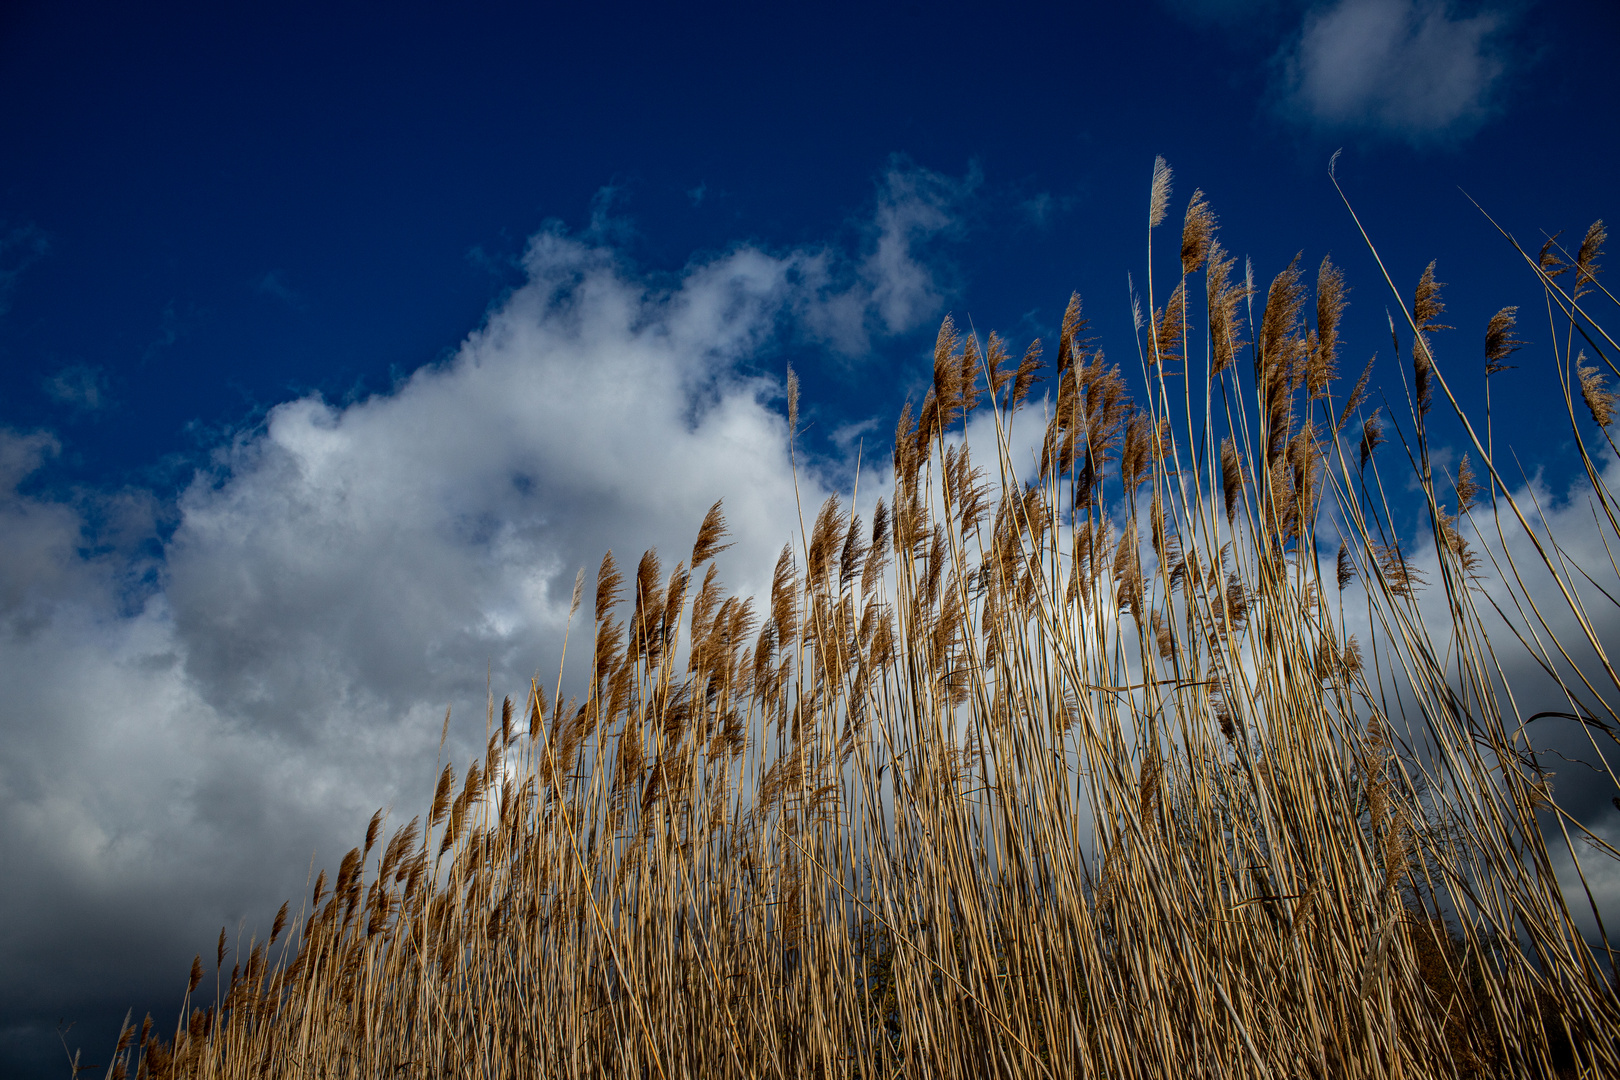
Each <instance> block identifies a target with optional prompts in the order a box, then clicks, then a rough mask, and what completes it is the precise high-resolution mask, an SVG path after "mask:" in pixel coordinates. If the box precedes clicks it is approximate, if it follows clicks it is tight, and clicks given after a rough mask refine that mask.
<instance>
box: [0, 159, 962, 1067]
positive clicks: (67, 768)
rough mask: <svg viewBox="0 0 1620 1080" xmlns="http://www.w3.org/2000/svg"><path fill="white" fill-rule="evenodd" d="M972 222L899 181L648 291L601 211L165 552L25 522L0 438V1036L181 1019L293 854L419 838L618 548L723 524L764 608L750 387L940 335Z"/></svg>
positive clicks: (104, 520) (250, 442)
mask: <svg viewBox="0 0 1620 1080" xmlns="http://www.w3.org/2000/svg"><path fill="white" fill-rule="evenodd" d="M970 189H971V182H961V181H951V180H948V179H946V178H943V177H939V176H937V175H935V174H932V173H928V172H926V171H923V170H918V169H911V168H907V167H903V166H900V165H896V166H894V167H893V168H892V169H891V170H890V172H889V173H888V174H887V175H886V176H885V177H884V178H883V180H882V183H881V185H880V187H879V190H878V195H877V198H876V200H875V210H874V214H873V219H872V223H871V225H870V226H868V227H864V228H863V229H862V230H860V235H861V237H862V243H863V245H864V246H863V247H862V248H861V249H860V250H858V251H857V252H856V253H854V254H853V255H846V254H844V253H842V252H840V251H838V250H836V249H834V248H830V247H820V248H814V249H803V248H801V249H794V250H790V251H786V252H770V251H766V250H762V249H760V248H758V247H751V246H738V247H735V248H733V249H731V250H729V251H727V252H724V253H722V254H719V255H717V256H713V257H710V258H707V259H702V260H696V261H694V262H693V263H691V264H690V265H688V266H687V267H686V268H685V269H684V270H682V271H681V272H680V273H678V274H675V275H672V276H670V277H668V278H663V279H656V280H654V279H649V278H648V277H646V276H644V275H641V274H639V273H637V272H635V271H634V270H632V269H631V268H629V267H628V266H627V265H626V264H625V263H624V262H623V260H622V258H621V256H620V255H619V254H618V252H617V251H616V250H615V249H614V248H613V247H611V246H608V244H607V241H606V240H605V239H604V238H605V237H608V236H612V235H615V232H614V230H615V228H616V226H615V225H614V223H613V222H612V221H611V219H610V217H609V214H608V210H609V206H608V201H607V199H606V198H604V199H602V200H599V202H598V206H597V210H598V213H597V215H596V220H595V222H594V226H595V227H594V228H593V231H592V232H591V233H588V234H586V236H585V237H576V236H570V235H567V234H565V233H563V232H561V231H557V230H549V231H545V232H542V233H540V234H539V235H537V236H535V237H534V238H533V239H532V241H531V243H530V245H529V247H528V250H527V253H526V255H525V259H524V266H525V269H526V271H527V274H528V281H527V283H526V284H525V285H523V286H522V287H521V288H519V289H517V290H516V291H515V292H513V293H512V294H511V295H510V296H509V297H508V298H507V299H505V300H504V301H503V302H502V304H501V305H500V306H499V307H498V308H497V309H496V310H494V311H493V313H492V314H491V315H490V316H489V317H488V319H487V322H486V323H485V325H484V326H482V327H481V328H479V329H478V330H477V331H476V332H475V333H473V334H471V335H470V336H469V337H468V338H467V339H466V341H465V342H464V343H463V344H462V346H461V347H460V349H459V350H458V351H457V352H456V354H455V355H454V356H453V357H452V358H451V359H449V360H448V361H446V362H444V363H442V364H437V365H433V366H429V367H424V368H422V369H420V370H418V371H417V372H415V373H414V374H413V375H411V376H410V377H409V378H408V379H406V380H405V381H404V382H403V383H402V384H400V385H399V386H398V387H396V388H395V389H394V390H392V391H391V392H389V393H386V394H380V395H377V396H374V397H371V398H368V399H365V400H362V401H357V402H354V403H351V404H347V405H343V406H339V405H334V404H331V403H328V402H326V401H324V400H322V399H321V398H319V397H317V396H309V397H305V398H301V399H298V400H295V401H288V402H285V403H283V404H281V405H279V406H276V407H275V408H273V409H271V410H270V412H269V413H268V415H267V417H266V419H265V421H264V423H263V425H262V426H261V427H259V428H257V429H254V430H251V431H244V432H240V433H238V434H237V435H236V436H235V437H234V438H233V439H232V440H231V441H230V442H229V443H228V444H226V445H223V446H221V447H220V448H219V449H218V450H217V451H216V453H215V454H214V456H213V458H212V460H211V461H210V463H209V465H208V467H207V468H206V469H205V470H203V471H201V472H200V473H199V475H198V476H197V478H196V480H195V481H194V482H193V483H192V484H191V485H190V487H189V488H188V489H187V490H186V491H185V492H184V494H183V495H182V496H181V497H180V499H179V502H178V505H177V506H176V507H174V508H173V511H172V512H173V514H174V515H175V522H176V524H175V528H174V530H173V533H172V537H171V538H170V539H168V540H167V541H166V542H164V543H163V544H161V546H160V545H159V541H158V538H157V537H158V534H157V531H156V529H155V527H154V526H153V521H154V520H155V517H154V515H155V510H154V509H153V506H152V499H151V497H150V496H144V495H142V493H139V492H124V493H110V494H109V493H103V494H98V495H90V496H86V495H83V494H82V493H81V494H80V495H78V496H75V500H76V501H61V500H53V499H50V498H46V497H35V496H30V495H28V494H25V493H24V491H22V490H19V486H18V485H19V484H21V483H22V482H23V481H24V480H25V479H26V478H27V477H28V476H29V475H30V474H32V473H33V472H35V471H36V470H37V469H38V468H39V467H40V466H41V465H42V464H43V463H44V462H45V461H46V460H47V459H48V458H49V457H50V456H51V455H53V454H55V453H56V452H58V444H57V442H56V440H55V439H54V437H52V436H50V435H48V434H43V433H35V434H28V435H24V434H18V433H15V432H0V549H3V550H5V552H6V558H5V559H3V560H0V638H3V639H4V645H3V647H0V685H4V686H5V687H6V688H7V692H6V694H5V695H4V697H3V699H0V865H4V866H5V867H6V874H5V875H3V876H0V908H3V909H4V910H5V911H6V912H7V918H6V920H4V922H3V923H0V968H3V969H4V970H5V971H6V972H7V973H8V977H7V978H6V979H5V980H4V981H3V982H0V1011H3V1013H4V1014H5V1015H7V1016H10V1017H26V1018H30V1021H29V1022H32V1023H35V1024H36V1025H37V1024H43V1025H45V1026H44V1027H43V1029H42V1030H43V1031H44V1032H45V1033H46V1034H47V1035H49V1032H50V1030H51V1029H50V1025H52V1024H54V1023H55V1020H56V1018H57V1017H59V1016H63V1015H69V1016H70V1018H71V1016H72V1015H74V1014H82V1012H83V1010H85V1009H89V1008H92V1007H94V1006H98V1005H100V1004H106V1005H108V1006H111V1005H113V1004H114V1003H116V1004H117V1010H118V1011H117V1015H120V1016H121V1015H122V1009H123V1007H124V1006H126V1005H128V1004H130V1003H132V1002H136V1001H142V1000H147V1001H150V1002H151V1004H153V1005H154V1006H158V1005H161V1006H162V1007H163V1008H168V1007H169V1006H170V1004H171V1002H170V1001H169V998H168V995H169V994H170V993H171V992H172V991H173V990H174V988H175V987H176V986H177V985H178V983H179V981H180V980H183V979H184V977H185V970H186V968H187V966H188V965H189V962H190V957H191V955H192V953H193V952H195V951H198V950H199V949H203V950H206V947H207V946H208V945H209V944H210V943H211V941H212V933H214V932H217V929H218V927H219V926H220V925H221V924H228V925H229V926H231V927H232V928H233V930H234V928H235V927H236V925H237V924H238V922H239V921H241V920H244V919H245V920H247V921H248V923H249V930H250V931H251V930H252V929H253V928H254V927H255V926H256V927H257V928H258V929H260V930H262V929H263V928H264V924H265V923H267V921H268V918H269V916H270V914H271V913H272V912H273V911H274V909H275V907H276V906H277V905H278V904H279V903H280V901H281V900H282V899H283V898H286V897H292V898H293V900H294V906H296V903H297V898H298V897H299V896H301V895H302V894H303V890H304V888H305V875H306V870H307V868H308V866H309V859H310V854H311V850H312V849H318V855H317V857H318V860H319V861H320V863H321V864H322V865H327V864H332V863H335V861H336V858H337V857H338V856H339V855H340V854H341V852H342V850H343V849H345V848H347V847H348V846H349V845H350V844H352V843H353V842H354V839H355V834H356V831H357V830H358V829H362V828H363V826H364V820H365V817H366V816H367V815H369V813H370V811H371V810H372V809H373V808H375V807H377V806H379V805H384V804H390V803H391V804H393V805H395V806H396V807H398V808H399V811H398V812H399V813H400V814H402V815H403V817H405V818H408V817H409V816H410V815H411V814H412V813H414V812H415V811H416V810H417V809H418V808H419V806H420V805H421V803H422V802H423V801H424V800H425V798H426V797H427V795H429V794H430V785H431V776H430V774H431V770H432V767H433V759H434V747H435V745H436V740H437V738H438V734H439V724H440V720H441V718H442V716H443V713H444V709H445V707H446V706H447V705H451V706H453V707H454V709H455V715H456V716H457V717H458V718H459V721H458V722H453V724H452V739H451V742H452V749H453V750H454V751H455V753H456V756H457V757H464V756H465V754H466V753H468V752H470V751H471V748H472V743H473V742H474V741H478V742H481V740H482V736H483V731H484V725H483V713H484V703H485V694H486V686H487V687H488V688H489V689H490V690H492V691H493V693H494V694H495V696H496V698H497V700H498V699H499V697H500V696H501V695H502V694H503V693H506V692H511V693H513V694H514V695H521V694H523V693H524V691H525V690H526V688H527V685H528V679H529V677H530V675H531V674H534V673H535V672H537V671H538V672H539V673H540V674H541V677H542V679H544V680H545V681H546V682H548V683H549V682H551V681H552V680H553V679H554V678H555V673H556V670H557V662H558V645H559V644H560V640H561V630H562V627H563V623H564V618H565V616H566V614H567V605H568V600H569V594H570V591H571V588H572V585H573V580H574V574H575V571H576V569H578V568H579V567H581V566H585V567H588V568H589V569H590V571H592V572H594V569H595V567H596V565H597V563H598V561H599V560H600V558H601V555H602V553H603V551H604V550H606V549H607V548H609V547H613V548H614V549H615V551H616V554H617V555H618V557H619V558H620V560H621V562H623V563H628V564H629V565H630V566H631V567H633V566H634V563H635V560H636V559H637V558H639V556H640V554H641V552H642V551H643V549H645V548H647V547H653V546H656V547H657V548H659V550H660V552H661V553H662V555H663V556H664V559H665V563H666V566H669V565H672V564H673V563H674V562H675V560H677V559H680V558H683V557H685V556H686V555H687V553H688V552H689V551H690V546H691V543H692V540H693V536H694V533H695V530H696V528H697V525H698V523H699V521H700V520H701V518H702V516H703V513H704V511H705V510H706V509H707V508H708V506H709V504H710V503H712V502H713V501H714V500H715V499H717V498H721V497H724V498H725V500H726V514H727V517H728V519H729V521H730V524H731V527H732V530H733V533H734V539H735V540H736V542H737V543H736V546H735V547H734V548H733V549H732V550H731V551H730V552H728V553H727V554H726V555H725V556H723V566H722V569H723V573H724V575H725V578H726V580H727V582H728V584H729V585H730V587H731V588H732V589H733V590H737V591H755V590H758V589H760V588H762V587H768V583H769V573H770V569H771V566H772V564H773V563H774V559H775V554H776V552H777V551H778V550H779V549H780V547H781V545H782V544H783V543H784V542H785V541H786V540H787V539H788V536H789V525H788V523H789V522H795V523H796V522H797V515H796V514H795V513H794V512H793V505H794V502H793V500H794V481H793V477H792V475H791V472H790V469H789V463H788V457H787V446H786V423H785V419H784V418H783V417H782V416H781V415H780V413H779V411H778V406H779V400H778V399H779V396H780V392H781V388H780V384H779V382H778V381H777V380H775V379H772V378H765V377H761V376H758V375H754V374H749V373H748V361H750V359H751V358H752V357H753V356H754V355H755V354H757V352H758V351H759V350H760V348H761V347H762V346H765V345H767V344H768V343H769V342H770V341H772V340H773V339H774V338H776V336H777V335H778V334H781V333H786V334H787V335H789V337H793V336H799V337H809V338H811V339H813V340H818V341H823V342H827V343H831V344H833V345H835V346H837V347H840V348H842V349H844V350H845V351H848V352H851V353H858V352H859V350H861V349H862V348H864V347H865V345H866V343H867V342H868V341H869V340H870V338H871V337H872V336H874V335H877V334H883V333H892V332H897V331H903V330H907V329H912V328H914V327H916V326H917V325H919V323H921V322H924V321H926V320H930V319H932V318H934V317H936V316H937V315H938V314H939V308H940V305H941V303H942V300H941V297H942V296H943V287H942V286H941V285H940V284H939V282H938V281H937V279H936V276H935V274H934V272H933V271H932V270H931V269H930V262H929V261H927V260H928V256H927V255H926V254H925V253H924V252H923V251H922V249H921V247H920V245H923V244H925V243H926V242H928V241H929V240H930V238H933V237H937V236H939V235H941V234H943V233H945V232H947V231H948V230H949V229H950V228H951V227H952V226H953V223H954V222H955V220H956V217H955V205H956V200H958V199H960V198H961V197H962V196H963V195H964V194H965V193H966V192H967V191H968V190H970ZM798 486H799V489H800V491H801V492H802V494H803V497H804V499H805V501H806V503H807V504H809V505H810V506H812V507H813V506H814V505H815V504H816V503H818V502H819V501H820V500H821V499H822V498H824V497H825V495H826V490H825V489H824V486H823V484H822V482H821V481H820V480H819V479H818V477H817V476H815V475H806V474H804V473H803V472H802V471H801V474H800V476H799V478H798ZM863 494H864V492H863ZM86 500H88V502H87V501H86ZM155 549H160V550H161V561H160V563H159V565H158V566H157V567H155V568H154V567H153V566H152V565H150V562H149V561H147V562H143V559H146V560H150V559H151V558H152V556H151V552H152V551H153V550H155ZM87 553H91V554H87ZM143 575H146V577H147V579H148V580H149V581H150V580H155V581H156V582H157V584H156V585H155V586H152V585H150V584H149V585H148V586H147V587H146V589H145V591H144V592H140V591H135V592H132V591H131V587H130V583H131V581H136V580H139V579H141V578H142V576H143ZM576 647H577V638H576ZM486 679H487V682H486ZM458 733H459V734H458ZM463 736H465V737H463ZM151 995H162V997H161V999H159V998H156V997H152V996H151ZM12 1034H13V1035H15V1033H12ZM11 1037H12V1036H7V1035H5V1034H4V1033H0V1043H3V1042H4V1041H5V1040H6V1039H8V1038H11ZM4 1052H5V1048H4V1046H0V1056H3V1054H4Z"/></svg>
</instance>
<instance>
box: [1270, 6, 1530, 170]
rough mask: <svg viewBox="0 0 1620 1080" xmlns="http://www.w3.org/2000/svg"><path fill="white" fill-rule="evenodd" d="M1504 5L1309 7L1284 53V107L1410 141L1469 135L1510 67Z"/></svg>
mask: <svg viewBox="0 0 1620 1080" xmlns="http://www.w3.org/2000/svg"><path fill="white" fill-rule="evenodd" d="M1506 24H1507V17H1506V15H1505V14H1503V13H1502V12H1501V11H1497V10H1491V9H1487V10H1484V11H1481V12H1479V13H1478V14H1473V15H1466V16H1464V15H1460V14H1458V13H1457V12H1456V11H1455V10H1454V9H1453V8H1452V6H1451V5H1450V4H1449V3H1448V2H1447V0H1337V2H1336V3H1332V4H1328V5H1326V6H1323V7H1318V8H1315V9H1313V10H1311V11H1310V12H1309V13H1308V14H1307V15H1306V16H1305V21H1304V24H1303V26H1302V27H1301V28H1300V30H1299V32H1298V34H1297V35H1296V36H1295V37H1294V38H1293V39H1292V40H1291V41H1290V42H1289V43H1288V44H1287V45H1286V46H1285V47H1284V49H1283V51H1282V53H1281V54H1280V56H1279V58H1278V80H1279V81H1278V86H1277V89H1278V91H1279V93H1280V102H1281V105H1282V108H1283V110H1284V112H1285V113H1286V114H1287V115H1289V116H1291V117H1293V118H1294V119H1297V120H1300V121H1303V122H1305V123H1308V124H1310V125H1313V126H1320V127H1329V128H1361V129H1370V130H1376V131H1382V132H1385V133H1388V134H1391V135H1394V136H1397V137H1399V138H1403V139H1406V140H1409V141H1413V142H1424V141H1429V140H1433V139H1437V138H1443V137H1454V136H1458V135H1464V134H1467V133H1468V132H1470V131H1472V130H1473V129H1475V128H1477V127H1478V126H1479V125H1480V124H1481V123H1483V122H1484V120H1485V119H1486V118H1487V117H1488V116H1489V113H1490V109H1491V105H1492V100H1493V94H1494V92H1495V90H1496V88H1497V86H1498V84H1499V82H1500V80H1501V78H1502V76H1503V73H1504V72H1505V70H1506V64H1505V62H1504V59H1503V55H1502V53H1501V52H1500V50H1499V48H1498V44H1497V41H1496V36H1497V34H1498V32H1499V31H1501V30H1502V29H1503V28H1504V27H1505V26H1506Z"/></svg>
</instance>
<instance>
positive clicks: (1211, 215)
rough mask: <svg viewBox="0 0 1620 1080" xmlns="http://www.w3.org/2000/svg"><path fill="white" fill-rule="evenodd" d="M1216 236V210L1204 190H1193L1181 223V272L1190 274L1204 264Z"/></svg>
mask: <svg viewBox="0 0 1620 1080" xmlns="http://www.w3.org/2000/svg"><path fill="white" fill-rule="evenodd" d="M1214 237H1215V212H1214V211H1213V210H1211V209H1210V208H1209V203H1208V201H1206V200H1205V198H1204V193H1203V191H1202V190H1195V191H1194V192H1193V197H1192V201H1190V202H1189V203H1188V204H1187V214H1186V217H1185V218H1183V219H1182V225H1181V272H1182V273H1183V274H1190V273H1192V272H1193V271H1194V270H1197V269H1198V268H1199V267H1200V266H1202V265H1203V264H1204V259H1205V257H1207V256H1208V255H1209V252H1210V243H1211V241H1212V240H1213V239H1214Z"/></svg>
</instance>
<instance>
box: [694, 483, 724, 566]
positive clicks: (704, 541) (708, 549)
mask: <svg viewBox="0 0 1620 1080" xmlns="http://www.w3.org/2000/svg"><path fill="white" fill-rule="evenodd" d="M721 501H722V500H720V499H716V500H714V505H713V506H711V507H709V512H708V513H707V514H704V515H703V524H702V525H701V526H700V527H699V528H698V535H697V542H696V543H695V544H693V545H692V569H694V570H696V569H697V568H698V567H699V566H702V565H703V564H704V563H706V562H708V561H709V560H710V559H712V558H714V557H715V556H716V555H718V554H720V553H721V552H722V551H724V550H726V549H727V548H729V547H731V545H730V544H722V543H721V542H720V541H721V540H723V539H725V536H726V515H725V514H724V513H723V512H722V511H721V509H720V504H721Z"/></svg>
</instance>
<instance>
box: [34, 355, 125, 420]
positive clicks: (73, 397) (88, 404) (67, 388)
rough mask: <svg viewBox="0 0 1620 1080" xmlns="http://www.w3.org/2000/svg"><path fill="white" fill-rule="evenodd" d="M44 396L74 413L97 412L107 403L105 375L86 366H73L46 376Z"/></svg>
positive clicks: (42, 387) (100, 370)
mask: <svg viewBox="0 0 1620 1080" xmlns="http://www.w3.org/2000/svg"><path fill="white" fill-rule="evenodd" d="M41 389H43V390H44V391H45V396H46V397H48V398H50V399H51V400H52V401H54V402H56V403H57V404H59V405H66V406H68V407H69V408H70V409H73V410H74V411H76V412H86V413H91V412H99V411H100V410H101V409H104V408H106V406H107V405H108V403H109V398H108V383H107V373H106V372H105V371H103V370H102V369H100V368H98V367H90V366H89V365H87V364H74V365H72V366H70V367H65V368H63V369H61V370H60V371H57V372H54V373H52V374H51V375H49V376H47V377H46V378H45V379H44V381H43V383H42V385H41Z"/></svg>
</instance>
